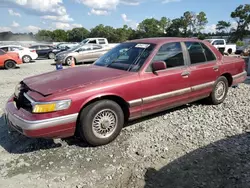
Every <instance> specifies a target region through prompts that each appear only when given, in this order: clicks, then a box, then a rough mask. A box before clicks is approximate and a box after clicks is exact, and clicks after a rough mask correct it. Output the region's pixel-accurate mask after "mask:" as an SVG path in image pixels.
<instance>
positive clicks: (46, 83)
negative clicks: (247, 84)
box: [6, 38, 246, 146]
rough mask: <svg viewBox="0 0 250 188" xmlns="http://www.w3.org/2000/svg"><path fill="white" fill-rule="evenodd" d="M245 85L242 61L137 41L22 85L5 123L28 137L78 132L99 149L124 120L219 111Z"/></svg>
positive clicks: (182, 42) (205, 46)
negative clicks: (232, 90)
mask: <svg viewBox="0 0 250 188" xmlns="http://www.w3.org/2000/svg"><path fill="white" fill-rule="evenodd" d="M245 79H246V72H245V62H244V60H243V59H240V58H230V57H223V56H222V55H221V54H220V53H219V52H218V51H217V49H215V48H214V47H213V46H212V45H210V44H209V43H207V42H204V41H200V40H196V39H188V38H151V39H141V40H134V41H130V42H125V43H122V44H120V45H118V46H116V47H115V48H113V49H112V50H110V51H109V52H108V53H106V54H105V55H103V56H102V57H101V58H99V59H98V60H97V61H96V62H95V63H94V64H93V65H90V66H84V67H77V68H69V69H65V70H60V71H54V72H49V73H45V74H42V75H38V76H33V77H30V78H26V79H24V80H23V81H21V82H20V84H18V86H17V87H16V90H15V93H14V94H13V96H11V98H10V99H9V100H8V102H7V104H6V121H7V123H8V124H9V125H11V126H12V127H13V128H15V129H16V130H17V131H19V132H20V133H22V134H24V135H26V136H28V137H43V138H62V137H69V136H73V135H74V134H76V133H79V135H80V136H81V137H82V138H83V139H84V140H86V141H87V142H88V143H89V144H91V145H93V146H98V145H103V144H107V143H109V142H111V141H113V140H114V139H115V138H116V137H117V136H118V135H119V133H120V131H121V130H122V128H123V125H124V123H125V122H126V121H129V120H132V119H136V118H140V117H142V116H146V115H149V114H153V113H156V112H159V111H163V110H166V109H169V108H173V107H176V106H179V105H183V104H186V103H190V102H193V101H197V100H200V99H205V98H206V99H208V101H210V103H211V104H215V105H217V104H220V103H222V102H223V101H224V99H225V98H226V96H227V92H228V88H229V87H230V86H232V85H235V84H238V83H240V82H243V81H244V80H245ZM180 118H181V117H180Z"/></svg>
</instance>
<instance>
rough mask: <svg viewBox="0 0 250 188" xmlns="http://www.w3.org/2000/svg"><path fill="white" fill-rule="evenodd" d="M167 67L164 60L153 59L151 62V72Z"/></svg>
mask: <svg viewBox="0 0 250 188" xmlns="http://www.w3.org/2000/svg"><path fill="white" fill-rule="evenodd" d="M166 68H167V66H166V63H165V62H164V61H155V62H153V63H152V70H153V72H156V71H160V70H165V69H166Z"/></svg>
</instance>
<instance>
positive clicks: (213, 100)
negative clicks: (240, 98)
mask: <svg viewBox="0 0 250 188" xmlns="http://www.w3.org/2000/svg"><path fill="white" fill-rule="evenodd" d="M220 86H221V87H224V88H223V89H221V91H222V90H223V93H221V96H220V97H219V96H217V94H216V92H219V91H218V90H219V88H218V87H220ZM227 93H228V80H227V79H226V77H224V76H220V77H219V78H218V79H217V81H216V82H215V84H214V87H213V91H212V93H211V94H210V96H209V97H208V101H209V103H210V104H213V105H218V104H221V103H223V102H224V100H225V98H226V97H227Z"/></svg>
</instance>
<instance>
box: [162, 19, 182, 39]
mask: <svg viewBox="0 0 250 188" xmlns="http://www.w3.org/2000/svg"><path fill="white" fill-rule="evenodd" d="M183 25H184V24H183V19H181V18H176V19H173V20H172V23H171V25H170V26H169V27H168V28H167V29H166V36H168V37H181V36H183V33H182V30H183Z"/></svg>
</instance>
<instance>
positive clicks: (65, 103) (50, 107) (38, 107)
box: [33, 100, 71, 113]
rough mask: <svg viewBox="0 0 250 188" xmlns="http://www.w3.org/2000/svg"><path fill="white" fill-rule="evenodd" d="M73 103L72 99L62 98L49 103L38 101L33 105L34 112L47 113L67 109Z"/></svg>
mask: <svg viewBox="0 0 250 188" xmlns="http://www.w3.org/2000/svg"><path fill="white" fill-rule="evenodd" d="M70 105H71V100H62V101H55V102H48V103H36V104H35V105H34V106H33V113H47V112H55V111H59V110H65V109H67V108H69V107H70Z"/></svg>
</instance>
